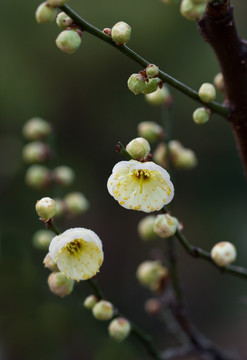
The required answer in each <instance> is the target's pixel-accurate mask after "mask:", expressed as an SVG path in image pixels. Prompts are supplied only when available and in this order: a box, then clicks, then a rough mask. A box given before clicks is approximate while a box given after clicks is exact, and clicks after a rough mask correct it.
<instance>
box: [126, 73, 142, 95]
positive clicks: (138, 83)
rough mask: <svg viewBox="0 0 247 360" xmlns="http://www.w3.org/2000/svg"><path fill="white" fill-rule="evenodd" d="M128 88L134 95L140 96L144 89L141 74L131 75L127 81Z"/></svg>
mask: <svg viewBox="0 0 247 360" xmlns="http://www.w3.org/2000/svg"><path fill="white" fill-rule="evenodd" d="M128 88H129V89H130V91H132V92H133V93H134V94H135V95H137V94H140V93H141V92H142V91H143V90H144V89H145V81H144V77H143V76H142V75H141V74H132V75H131V76H130V77H129V79H128Z"/></svg>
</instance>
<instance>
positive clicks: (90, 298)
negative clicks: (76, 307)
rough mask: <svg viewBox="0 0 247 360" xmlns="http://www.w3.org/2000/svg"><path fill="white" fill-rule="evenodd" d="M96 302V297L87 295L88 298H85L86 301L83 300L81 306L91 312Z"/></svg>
mask: <svg viewBox="0 0 247 360" xmlns="http://www.w3.org/2000/svg"><path fill="white" fill-rule="evenodd" d="M97 302H98V299H97V298H96V296H94V295H89V296H88V297H86V299H85V300H84V303H83V306H84V307H85V308H86V309H88V310H92V309H93V307H94V305H95V304H96V303H97Z"/></svg>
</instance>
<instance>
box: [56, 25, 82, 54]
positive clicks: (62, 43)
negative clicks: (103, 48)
mask: <svg viewBox="0 0 247 360" xmlns="http://www.w3.org/2000/svg"><path fill="white" fill-rule="evenodd" d="M56 44H57V47H58V48H59V49H60V50H62V51H63V52H66V53H67V54H73V53H74V52H75V51H76V50H77V49H78V48H79V46H80V45H81V36H80V35H79V34H78V32H77V31H76V30H64V31H62V32H61V33H60V34H59V35H58V37H57V39H56Z"/></svg>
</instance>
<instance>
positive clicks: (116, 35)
mask: <svg viewBox="0 0 247 360" xmlns="http://www.w3.org/2000/svg"><path fill="white" fill-rule="evenodd" d="M130 35H131V27H130V26H129V25H128V24H126V23H125V22H123V21H119V22H118V23H116V24H115V25H114V26H113V28H112V30H111V36H112V40H113V41H114V42H115V43H116V44H118V45H123V44H126V43H127V42H128V41H129V39H130Z"/></svg>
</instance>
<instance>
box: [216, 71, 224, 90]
mask: <svg viewBox="0 0 247 360" xmlns="http://www.w3.org/2000/svg"><path fill="white" fill-rule="evenodd" d="M214 86H215V87H216V89H217V90H218V91H220V92H224V78H223V74H222V73H221V72H220V73H218V74H217V75H215V77H214Z"/></svg>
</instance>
